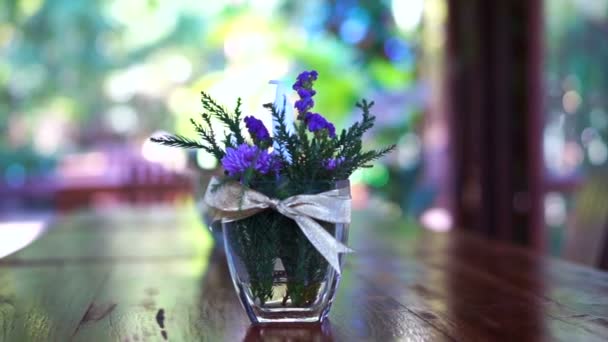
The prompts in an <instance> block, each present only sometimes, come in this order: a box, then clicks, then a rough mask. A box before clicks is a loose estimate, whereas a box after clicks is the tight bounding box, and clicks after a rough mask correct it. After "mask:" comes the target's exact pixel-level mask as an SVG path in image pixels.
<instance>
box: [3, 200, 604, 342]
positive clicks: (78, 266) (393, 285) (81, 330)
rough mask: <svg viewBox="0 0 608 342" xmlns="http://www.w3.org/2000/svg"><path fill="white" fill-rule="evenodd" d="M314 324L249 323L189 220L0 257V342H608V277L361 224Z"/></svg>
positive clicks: (127, 217) (85, 234) (170, 214)
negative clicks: (325, 312)
mask: <svg viewBox="0 0 608 342" xmlns="http://www.w3.org/2000/svg"><path fill="white" fill-rule="evenodd" d="M353 222H354V223H353V226H352V230H351V246H353V247H354V249H355V250H357V253H355V254H353V255H349V256H348V258H347V262H346V265H345V270H344V273H343V279H342V283H341V287H340V289H339V291H338V294H337V297H336V300H335V303H334V306H333V308H332V311H331V314H330V319H329V321H326V322H325V323H324V324H323V325H302V326H295V327H294V326H284V325H270V326H250V324H249V322H248V320H247V317H246V315H245V314H244V312H243V310H242V308H241V307H240V304H239V303H238V301H237V298H236V295H235V294H234V290H233V288H232V284H231V282H230V277H229V274H228V270H227V265H226V260H225V256H224V255H223V251H222V249H221V248H219V247H218V246H213V243H212V239H211V236H210V235H209V233H207V232H206V230H205V228H204V227H203V226H202V225H201V224H200V220H199V218H198V216H197V215H196V213H195V212H194V211H193V210H192V209H191V208H190V209H187V208H186V209H178V210H175V209H172V208H154V210H149V209H148V210H146V209H145V208H142V209H128V210H127V209H121V210H117V211H109V212H103V213H81V214H78V215H72V216H66V217H64V218H61V219H59V220H56V222H55V224H54V227H52V228H51V229H50V232H49V233H48V234H47V235H45V236H43V237H42V238H40V239H39V240H38V241H36V242H34V243H33V244H32V245H31V246H29V247H27V248H25V249H24V250H22V251H20V252H18V253H16V254H15V255H12V256H10V257H8V258H5V259H2V260H0V341H7V342H9V341H10V342H13V341H26V342H27V341H87V342H88V341H121V342H122V341H130V342H131V341H239V340H244V341H396V340H412V341H501V340H504V341H553V340H554V341H605V340H606V339H607V338H608V299H607V298H608V275H607V274H605V273H602V272H598V271H596V270H592V269H589V268H586V267H582V266H578V265H574V264H570V263H567V262H563V261H557V260H553V259H549V258H546V257H543V256H540V255H537V254H534V253H531V252H529V251H526V250H523V249H519V248H515V247H512V246H510V245H506V244H501V243H497V242H492V241H485V240H481V239H479V238H477V237H474V236H471V235H467V234H464V233H461V232H451V233H447V234H437V233H431V232H427V231H424V230H422V229H420V228H418V227H416V226H415V225H412V224H411V223H408V222H407V221H405V220H403V219H401V218H399V217H397V216H395V215H392V214H391V213H390V211H386V212H384V211H382V209H380V210H378V209H377V208H375V210H374V212H371V211H363V212H359V213H356V214H355V216H354V218H353Z"/></svg>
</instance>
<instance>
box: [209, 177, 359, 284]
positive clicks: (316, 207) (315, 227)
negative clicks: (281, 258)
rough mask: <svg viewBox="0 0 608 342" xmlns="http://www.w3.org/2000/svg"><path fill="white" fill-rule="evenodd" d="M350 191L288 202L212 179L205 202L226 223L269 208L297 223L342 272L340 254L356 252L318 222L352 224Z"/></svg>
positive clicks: (311, 241) (298, 198)
mask: <svg viewBox="0 0 608 342" xmlns="http://www.w3.org/2000/svg"><path fill="white" fill-rule="evenodd" d="M345 190H347V188H340V189H335V190H330V191H326V192H322V193H319V194H315V195H295V196H292V197H289V198H286V199H284V200H282V201H281V200H278V199H276V198H269V197H268V196H266V195H264V194H262V193H260V192H258V191H255V190H251V189H246V188H244V187H243V186H242V185H241V184H239V183H237V182H231V183H227V184H221V183H220V181H219V180H218V179H217V178H215V177H214V178H212V179H211V181H210V182H209V186H208V187H207V192H206V193H205V198H204V201H205V203H206V204H207V205H209V206H210V207H211V208H213V209H215V210H216V218H217V219H221V220H222V221H223V222H231V221H238V220H242V219H244V218H247V217H250V216H253V215H255V214H257V213H259V212H260V211H262V210H265V209H269V208H270V209H273V210H276V211H277V212H279V213H280V214H281V215H284V216H286V217H288V218H290V219H292V220H294V221H295V222H296V224H297V225H298V227H299V228H300V230H302V233H304V235H305V236H306V237H307V238H308V240H309V241H310V243H311V244H312V245H313V246H314V247H315V248H316V249H317V251H319V253H321V255H322V256H323V257H324V258H325V259H326V260H327V262H329V264H330V265H331V266H332V267H333V268H334V269H335V270H336V272H338V274H339V273H340V261H339V260H340V259H339V253H350V252H352V250H351V249H350V248H348V247H346V246H345V245H344V244H342V243H341V242H340V241H338V240H336V239H335V238H334V237H333V236H332V235H331V234H329V233H328V232H327V231H326V230H325V229H324V228H323V227H322V226H321V225H320V224H319V223H318V222H317V221H316V220H320V221H325V222H330V223H336V224H339V223H344V224H347V223H350V207H351V199H350V194H349V193H348V191H345Z"/></svg>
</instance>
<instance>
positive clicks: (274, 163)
mask: <svg viewBox="0 0 608 342" xmlns="http://www.w3.org/2000/svg"><path fill="white" fill-rule="evenodd" d="M221 162H222V166H223V167H224V170H226V172H227V173H228V176H230V177H239V176H241V175H243V174H244V173H245V172H246V171H247V170H248V169H249V168H252V169H253V170H254V171H256V172H259V173H260V174H263V175H265V174H268V173H270V172H275V173H277V172H279V170H280V168H281V163H280V161H279V158H278V157H277V155H275V154H274V153H269V152H268V151H267V150H262V149H260V148H258V147H257V146H249V145H248V144H241V145H239V146H238V147H237V148H232V147H229V148H227V149H226V155H225V156H224V158H222V160H221Z"/></svg>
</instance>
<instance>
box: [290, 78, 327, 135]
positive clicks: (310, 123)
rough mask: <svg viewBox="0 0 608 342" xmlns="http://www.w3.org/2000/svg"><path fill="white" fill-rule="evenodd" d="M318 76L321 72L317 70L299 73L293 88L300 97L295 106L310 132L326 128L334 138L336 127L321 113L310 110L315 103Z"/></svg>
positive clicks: (299, 117)
mask: <svg viewBox="0 0 608 342" xmlns="http://www.w3.org/2000/svg"><path fill="white" fill-rule="evenodd" d="M318 76H319V74H318V73H317V71H316V70H311V71H303V72H302V73H300V74H299V75H298V77H297V79H296V82H295V83H294V84H293V90H295V91H297V92H298V96H299V97H300V99H299V100H298V101H296V103H295V108H296V109H297V110H298V119H301V120H304V123H306V126H307V127H308V130H309V131H310V132H313V133H317V132H319V133H320V132H322V131H323V130H326V131H327V134H328V135H329V136H330V137H331V138H334V137H335V136H336V127H335V126H334V125H333V124H332V123H331V122H329V121H327V119H325V118H324V117H323V116H322V115H321V114H318V113H311V112H310V110H311V109H312V107H314V105H315V102H314V100H313V99H312V97H313V96H314V95H315V94H316V93H317V92H316V91H315V90H314V89H313V88H312V86H313V83H314V81H316V80H317V77H318Z"/></svg>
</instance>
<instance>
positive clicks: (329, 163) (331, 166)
mask: <svg viewBox="0 0 608 342" xmlns="http://www.w3.org/2000/svg"><path fill="white" fill-rule="evenodd" d="M342 163H344V157H338V158H330V159H326V160H325V161H323V167H324V168H325V169H326V170H328V171H333V170H335V169H336V168H337V167H338V166H340V165H341V164H342Z"/></svg>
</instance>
